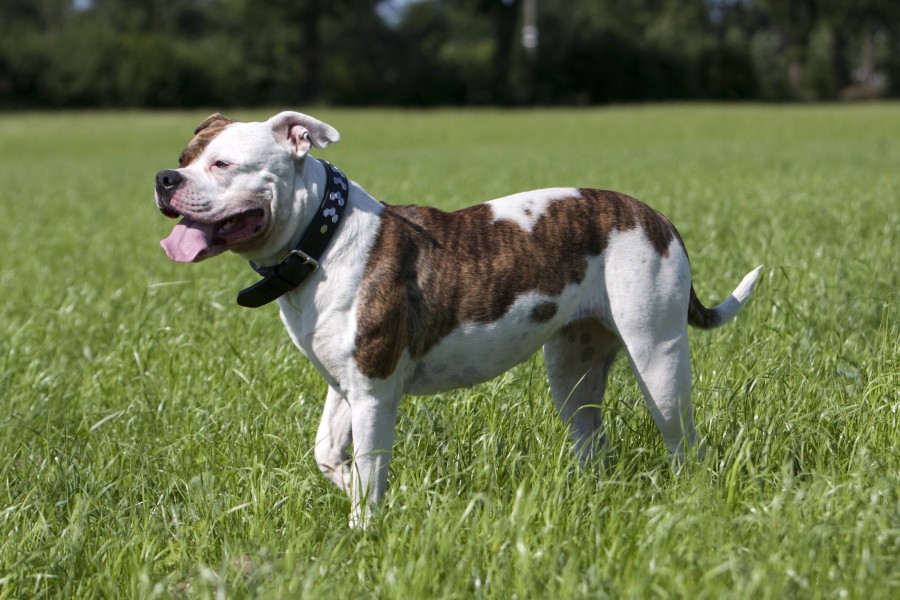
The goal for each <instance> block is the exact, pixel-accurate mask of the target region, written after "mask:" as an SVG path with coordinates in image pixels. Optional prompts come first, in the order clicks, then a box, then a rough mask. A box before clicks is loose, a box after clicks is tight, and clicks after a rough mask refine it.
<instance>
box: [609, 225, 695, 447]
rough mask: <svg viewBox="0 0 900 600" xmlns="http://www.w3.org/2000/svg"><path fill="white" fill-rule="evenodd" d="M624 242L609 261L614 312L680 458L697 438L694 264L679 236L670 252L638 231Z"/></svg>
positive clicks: (665, 434)
mask: <svg viewBox="0 0 900 600" xmlns="http://www.w3.org/2000/svg"><path fill="white" fill-rule="evenodd" d="M618 243H619V244H620V247H619V248H618V249H617V251H616V252H612V253H611V255H610V257H609V258H608V260H607V262H606V292H607V297H608V298H609V310H610V316H611V317H612V321H613V323H614V324H615V328H616V332H617V333H618V335H619V338H620V339H621V340H622V343H623V344H624V345H625V352H626V354H627V355H628V361H629V363H630V365H631V370H632V372H633V373H634V375H635V377H636V378H637V381H638V385H639V386H640V388H641V392H643V395H644V399H645V400H646V401H647V407H648V408H649V409H650V414H651V415H652V416H653V420H654V421H655V422H656V426H657V427H658V428H659V431H660V433H661V434H662V437H663V440H664V441H665V443H666V447H667V448H668V449H669V452H671V453H672V454H673V456H674V458H675V459H676V461H680V459H681V458H683V456H684V452H685V450H687V449H688V448H690V447H692V446H693V445H694V443H695V442H696V437H697V434H696V431H695V430H694V417H693V412H692V408H691V363H690V351H689V349H688V332H687V326H688V324H687V319H688V303H689V298H690V291H691V271H690V265H689V264H688V259H687V255H686V254H685V252H684V249H683V248H682V247H681V245H680V242H679V241H678V240H673V241H672V242H671V243H670V245H669V248H668V251H667V253H664V254H661V253H659V252H658V251H657V250H656V249H654V248H653V247H652V246H650V245H648V244H646V242H644V241H643V240H642V239H640V237H636V236H635V235H623V236H622V238H621V241H620V242H618Z"/></svg>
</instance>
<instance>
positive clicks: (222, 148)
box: [178, 113, 273, 168]
mask: <svg viewBox="0 0 900 600" xmlns="http://www.w3.org/2000/svg"><path fill="white" fill-rule="evenodd" d="M272 141H273V140H272V135H271V129H270V128H269V127H267V126H266V124H265V123H244V122H241V121H234V120H232V119H229V118H227V117H224V116H222V115H220V114H219V113H216V114H214V115H210V116H209V117H207V118H206V120H204V121H203V122H202V123H200V125H199V126H198V127H197V129H195V130H194V137H193V139H191V141H190V142H188V145H187V147H185V149H184V150H183V151H182V152H181V156H180V157H179V158H178V167H179V168H184V167H187V166H188V165H190V164H191V163H193V162H195V161H196V160H197V159H198V158H199V157H200V156H201V155H202V154H203V153H204V152H213V153H226V154H235V153H242V154H243V153H252V152H254V151H255V150H261V149H262V148H263V147H264V146H269V145H271V144H272Z"/></svg>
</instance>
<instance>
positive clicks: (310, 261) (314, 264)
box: [279, 248, 319, 271]
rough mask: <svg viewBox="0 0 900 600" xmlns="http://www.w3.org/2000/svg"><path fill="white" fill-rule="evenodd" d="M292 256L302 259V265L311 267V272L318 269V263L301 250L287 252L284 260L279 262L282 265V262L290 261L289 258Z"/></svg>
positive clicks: (295, 249)
mask: <svg viewBox="0 0 900 600" xmlns="http://www.w3.org/2000/svg"><path fill="white" fill-rule="evenodd" d="M293 256H299V257H300V258H302V259H303V264H304V265H312V270H313V271H315V270H316V269H318V268H319V261H317V260H316V259H314V258H313V257H312V256H310V255H309V254H307V253H306V252H304V251H303V250H301V249H300V248H294V249H293V250H291V251H290V252H288V253H287V256H285V257H284V258H282V259H281V260H280V261H279V262H282V263H283V262H287V261H289V260H290V259H291V257H293Z"/></svg>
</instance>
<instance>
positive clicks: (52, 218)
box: [0, 104, 900, 600]
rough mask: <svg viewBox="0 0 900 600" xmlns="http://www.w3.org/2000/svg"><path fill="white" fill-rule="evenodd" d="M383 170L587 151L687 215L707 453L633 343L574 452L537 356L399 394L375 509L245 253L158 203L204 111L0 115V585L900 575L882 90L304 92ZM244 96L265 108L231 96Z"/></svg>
mask: <svg viewBox="0 0 900 600" xmlns="http://www.w3.org/2000/svg"><path fill="white" fill-rule="evenodd" d="M316 114H317V116H320V117H322V118H324V119H326V120H327V121H329V122H330V123H331V124H332V125H334V126H335V127H337V128H338V129H339V130H340V131H341V133H342V134H343V141H342V142H341V143H340V144H338V145H337V146H334V147H332V148H329V149H328V150H326V151H322V152H320V153H319V156H321V157H323V158H327V159H329V160H331V161H333V162H335V163H336V164H337V165H339V166H340V167H341V168H342V169H343V170H344V171H345V172H346V173H347V174H348V175H349V176H350V177H351V178H352V179H355V180H357V181H359V182H361V183H362V184H363V185H364V186H365V187H366V188H367V189H368V191H369V192H371V193H372V194H373V195H374V196H376V197H377V198H380V199H382V200H385V201H388V202H396V203H404V202H419V203H428V204H433V205H437V206H441V207H443V208H458V207H462V206H466V205H468V204H473V203H476V202H480V201H483V200H487V199H490V198H492V197H496V196H501V195H505V194H507V193H511V192H515V191H522V190H525V189H530V188H535V187H544V186H556V185H566V186H569V185H578V186H590V187H600V188H607V189H615V190H618V191H622V192H626V193H628V194H631V195H633V196H636V197H638V198H641V199H643V200H645V201H646V202H648V203H650V204H651V205H653V206H655V207H656V208H658V209H659V210H661V211H662V212H663V213H665V214H666V215H667V216H669V217H670V218H671V219H672V221H673V222H674V223H675V224H676V225H677V226H678V228H679V230H680V232H681V234H682V237H683V238H684V240H685V242H686V245H687V248H688V250H689V252H690V255H691V261H692V265H693V270H694V280H695V286H696V288H697V293H698V295H699V296H700V298H701V300H703V301H704V302H705V303H706V304H712V303H714V302H718V301H720V300H721V299H722V298H723V297H724V295H726V294H727V293H728V292H730V291H731V290H732V289H733V288H734V286H735V285H736V284H737V283H738V281H739V280H740V278H741V276H743V275H744V273H746V272H747V271H749V270H750V269H752V268H753V267H755V266H756V265H758V264H760V263H764V264H765V265H766V267H765V270H764V275H763V276H762V278H761V281H760V284H759V285H758V287H757V290H756V292H755V295H754V298H753V300H752V301H751V303H750V305H749V306H748V308H747V309H746V310H745V311H744V312H743V313H742V314H741V315H740V317H738V319H737V320H736V321H735V322H734V323H731V324H730V325H728V326H727V327H725V328H724V329H721V330H717V331H714V332H708V333H704V332H699V331H694V332H693V333H692V338H691V339H692V342H691V346H692V358H693V372H694V401H695V405H696V415H697V419H698V426H699V427H700V430H701V433H702V434H703V435H704V436H705V438H706V445H707V454H706V456H705V458H704V459H703V460H702V461H699V462H697V461H695V462H693V463H691V464H690V465H689V466H688V467H687V468H685V469H684V470H683V471H682V472H681V473H677V474H676V473H675V472H673V471H672V469H671V468H670V466H669V463H668V459H667V457H666V454H665V450H664V447H663V444H662V441H661V439H660V437H659V435H658V433H657V432H656V430H655V428H654V425H653V423H652V420H651V419H650V417H649V414H648V412H647V410H646V409H645V408H644V405H643V400H642V399H641V398H640V394H639V391H638V388H637V385H636V384H635V382H634V379H633V377H632V376H631V373H630V372H629V371H628V369H627V366H626V365H625V364H624V361H622V362H620V363H619V364H617V365H616V367H615V368H614V372H613V376H612V381H611V386H610V390H609V392H608V394H607V401H606V403H605V405H604V416H605V419H606V423H607V428H608V434H609V438H610V441H611V446H612V448H613V451H612V455H611V457H612V458H611V464H610V466H609V467H608V469H607V470H606V471H605V472H604V473H602V474H598V473H594V472H580V471H579V470H578V469H577V468H576V465H575V461H574V458H573V456H572V454H571V452H570V447H569V443H568V439H567V434H566V432H565V428H564V426H563V425H562V424H561V423H560V422H559V420H558V418H557V417H556V415H555V412H554V409H553V407H552V403H551V400H550V396H549V392H548V389H547V384H546V378H545V375H544V373H543V369H542V359H541V357H540V356H536V357H534V358H533V359H532V360H531V361H529V362H526V363H525V364H523V365H520V366H519V367H518V368H516V369H514V370H513V371H511V372H509V373H507V374H506V375H504V376H502V377H500V378H499V379H497V380H495V381H493V382H490V383H488V384H485V385H481V386H477V387H475V388H472V389H467V390H460V391H455V392H451V393H447V394H443V395H439V396H436V397H431V398H416V399H408V400H407V401H406V402H405V403H404V405H403V408H402V412H401V416H400V419H399V425H398V436H397V442H396V448H395V454H394V462H393V463H392V465H391V475H390V478H391V484H390V490H389V497H388V500H387V503H386V505H385V507H384V510H383V511H382V512H381V513H380V514H379V515H378V517H377V519H376V522H375V523H374V526H373V527H372V528H371V529H370V530H368V531H365V532H360V531H353V530H349V529H348V528H347V513H348V510H349V502H348V501H347V500H346V499H345V498H344V497H342V495H341V494H340V493H339V492H338V491H337V490H336V489H333V488H332V487H331V486H330V484H328V483H326V481H325V480H324V478H322V477H321V476H320V474H319V472H318V470H317V468H316V465H315V462H314V460H313V457H312V452H311V447H312V442H313V436H314V432H315V429H316V425H317V423H318V417H319V411H320V408H321V404H322V399H323V397H324V393H325V386H324V383H323V382H322V380H321V379H320V378H319V376H318V375H317V374H316V373H315V371H314V370H313V369H312V368H311V367H310V366H309V364H308V363H307V362H306V361H305V359H303V358H302V356H300V354H299V353H298V352H297V351H296V350H294V349H293V347H292V346H291V344H290V341H289V340H288V337H287V335H286V334H285V332H284V331H283V329H282V327H281V324H280V322H279V319H278V316H277V309H276V308H275V307H274V306H268V307H266V308H264V309H260V310H256V311H252V310H247V309H242V308H239V307H238V306H237V305H236V304H235V303H234V295H235V293H236V291H237V290H238V289H239V288H241V287H243V286H244V285H246V284H248V283H250V282H252V281H255V275H254V274H253V273H252V272H251V271H250V270H249V269H248V268H247V266H246V265H245V264H244V263H243V262H242V261H241V260H240V259H239V258H238V257H236V256H233V255H228V256H223V257H220V258H218V259H215V260H211V261H207V262H205V263H202V264H199V265H187V266H186V265H179V264H174V263H170V262H169V261H168V260H167V259H166V257H165V255H164V253H163V252H162V250H161V249H160V248H159V246H158V240H159V239H161V238H162V237H165V235H166V234H167V233H168V230H169V229H170V228H171V226H172V222H171V221H169V220H167V219H164V218H163V217H162V216H160V215H159V214H158V213H157V212H156V210H155V208H154V205H153V197H152V181H153V176H154V174H155V173H156V171H157V170H159V169H161V168H166V167H172V166H173V165H174V164H175V161H176V158H177V156H178V153H179V152H180V150H181V148H182V146H183V144H184V142H186V140H187V139H188V138H189V136H190V132H191V130H192V128H193V127H194V126H195V125H196V124H197V123H198V122H199V121H200V120H201V119H202V117H204V116H205V113H204V112H196V113H139V112H136V113H88V114H6V115H0V207H2V219H0V223H2V224H0V250H2V252H0V290H2V293H3V300H2V302H0V399H2V402H3V410H2V412H0V481H2V484H0V544H2V549H0V598H25V597H35V598H45V597H50V598H154V597H171V598H182V597H184V598H187V597H217V598H219V597H234V598H240V597H261V598H283V597H297V598H300V597H303V598H330V599H334V598H369V597H374V598H404V599H408V598H438V597H439V598H468V597H476V598H478V597H491V598H513V597H515V598H519V599H523V598H577V597H590V598H607V597H608V598H621V597H633V598H648V597H663V598H679V597H681V598H723V597H737V598H779V599H781V598H793V597H810V598H818V597H822V598H863V599H866V600H869V599H871V598H896V597H900V414H898V413H900V347H898V344H900V342H898V339H900V319H898V318H900V313H898V300H900V298H898V291H900V267H898V257H900V105H896V104H893V105H891V104H888V105H877V104H876V105H866V106H853V107H845V106H824V107H808V106H794V107H779V106H738V107H729V106H716V105H711V106H702V105H701V106H665V107H635V108H609V109H598V110H541V111H521V112H499V111H467V112H457V111H435V112H400V111H340V110H322V111H319V112H317V113H316ZM234 116H237V117H241V118H264V117H266V116H268V114H266V113H264V112H255V113H251V112H238V113H236V114H235V115H234Z"/></svg>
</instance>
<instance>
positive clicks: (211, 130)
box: [178, 113, 236, 168]
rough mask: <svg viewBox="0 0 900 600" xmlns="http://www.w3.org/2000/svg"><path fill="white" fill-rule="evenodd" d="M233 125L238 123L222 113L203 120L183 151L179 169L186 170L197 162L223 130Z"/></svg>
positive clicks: (179, 158) (179, 160)
mask: <svg viewBox="0 0 900 600" xmlns="http://www.w3.org/2000/svg"><path fill="white" fill-rule="evenodd" d="M232 123H236V121H235V120H234V119H229V118H228V117H225V116H223V115H222V114H221V113H213V114H211V115H209V116H208V117H206V118H205V119H203V122H202V123H200V124H199V125H197V128H196V129H195V130H194V137H193V138H192V139H191V141H190V142H188V145H187V147H185V149H184V150H182V151H181V156H179V157H178V167H179V168H184V167H186V166H188V165H189V164H191V163H192V162H194V161H195V160H197V157H198V156H200V154H202V153H203V150H205V149H206V147H207V146H209V143H210V142H211V141H212V140H213V138H215V137H216V136H217V135H219V134H220V133H222V130H223V129H225V127H227V126H228V125H231V124H232Z"/></svg>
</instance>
